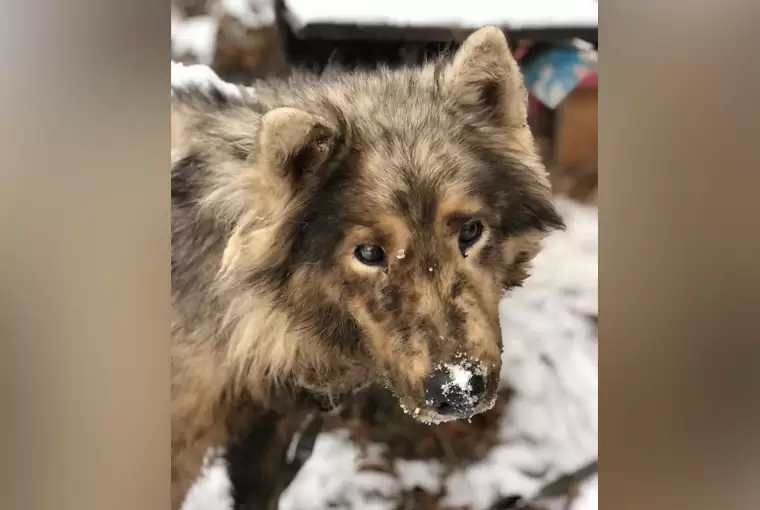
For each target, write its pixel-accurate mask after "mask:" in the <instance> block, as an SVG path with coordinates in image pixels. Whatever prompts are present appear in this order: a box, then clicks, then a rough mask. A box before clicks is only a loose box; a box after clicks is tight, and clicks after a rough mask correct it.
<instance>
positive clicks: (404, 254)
mask: <svg viewBox="0 0 760 510" xmlns="http://www.w3.org/2000/svg"><path fill="white" fill-rule="evenodd" d="M404 257H406V252H404V249H403V248H401V249H400V250H399V251H398V252H396V258H397V259H399V260H401V259H403V258H404Z"/></svg>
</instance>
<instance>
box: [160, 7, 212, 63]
mask: <svg viewBox="0 0 760 510" xmlns="http://www.w3.org/2000/svg"><path fill="white" fill-rule="evenodd" d="M218 28H219V23H218V22H217V20H216V19H214V18H213V17H211V16H193V17H192V18H185V19H183V20H179V21H173V22H172V28H171V40H172V56H173V57H174V58H181V57H183V56H185V55H191V56H193V57H194V58H195V59H197V61H198V63H200V64H205V65H211V63H212V62H213V61H214V52H216V32H217V29H218Z"/></svg>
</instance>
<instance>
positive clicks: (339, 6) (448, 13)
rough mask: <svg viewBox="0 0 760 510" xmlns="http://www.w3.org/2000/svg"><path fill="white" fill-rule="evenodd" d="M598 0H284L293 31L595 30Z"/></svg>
mask: <svg viewBox="0 0 760 510" xmlns="http://www.w3.org/2000/svg"><path fill="white" fill-rule="evenodd" d="M598 5H599V4H598V2H597V0H519V1H511V2H497V1H494V0H468V1H467V2H466V3H464V2H453V1H450V2H441V1H440V0H416V1H414V2H409V1H408V0H362V1H361V2H358V1H356V0H329V1H322V2H315V1H314V0H285V7H286V9H287V12H288V20H289V21H290V23H291V24H292V25H293V28H294V29H296V30H298V29H300V28H302V27H304V26H307V25H316V24H326V25H332V24H356V25H392V26H396V27H458V28H463V29H471V30H474V29H477V28H480V27H482V26H483V25H498V26H502V27H505V28H508V29H509V28H511V29H526V28H551V27H557V28H559V27H570V28H596V27H597V25H598Z"/></svg>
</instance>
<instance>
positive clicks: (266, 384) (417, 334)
mask: <svg viewBox="0 0 760 510" xmlns="http://www.w3.org/2000/svg"><path fill="white" fill-rule="evenodd" d="M239 92H240V93H239V95H236V96H224V95H222V94H213V93H212V94H210V95H209V94H203V93H201V92H200V91H199V90H193V89H190V90H188V91H185V92H182V93H176V94H174V96H173V99H172V161H171V187H172V297H173V325H172V355H171V371H172V390H171V394H172V505H173V508H174V509H177V508H179V506H180V505H181V503H182V500H183V498H184V496H185V493H186V491H187V489H188V488H189V486H190V485H191V484H192V483H193V481H194V480H195V478H196V477H197V475H198V474H199V469H200V466H201V463H202V459H203V455H204V452H205V451H206V450H207V449H208V448H209V447H212V446H218V445H229V444H230V443H234V441H235V440H236V438H239V437H241V436H242V435H244V434H245V433H247V434H248V435H249V436H250V434H251V433H252V432H251V431H255V433H254V435H257V436H258V437H260V438H262V439H261V441H260V443H261V446H260V448H258V449H257V448H254V449H253V450H254V451H249V452H248V455H249V456H251V455H253V456H256V457H257V458H256V461H257V462H258V463H259V464H261V465H262V466H264V467H262V469H270V468H268V467H266V466H270V467H271V466H273V465H276V463H273V462H274V461H272V462H269V461H268V460H267V459H269V460H272V459H275V458H277V459H279V458H282V456H283V454H284V453H283V449H282V448H279V449H275V451H274V453H273V452H272V451H270V450H271V449H269V450H268V449H267V447H268V445H269V444H270V440H269V439H267V438H270V437H274V438H284V437H287V436H288V435H289V434H290V435H292V433H293V432H294V430H295V428H294V427H295V425H292V424H291V423H290V422H291V421H292V420H283V419H280V418H282V417H284V416H289V417H292V416H298V415H299V413H301V412H305V411H307V410H309V409H313V408H314V407H315V406H322V407H323V408H330V407H331V406H332V405H335V404H336V403H337V402H340V400H341V398H342V397H344V396H346V395H348V394H350V393H352V392H354V391H356V390H357V389H358V388H361V387H363V386H366V385H367V384H370V383H377V384H380V385H382V386H384V387H386V388H388V389H389V390H390V391H392V392H393V393H394V395H395V396H396V397H397V399H398V402H399V404H400V405H401V406H402V407H403V408H404V409H405V410H407V411H408V412H409V413H411V414H412V415H413V416H414V417H415V418H417V419H418V420H421V421H424V422H427V423H440V422H443V421H446V420H453V419H460V418H467V417H470V416H472V415H473V414H476V413H480V412H483V411H485V410H487V409H489V408H490V407H491V406H492V405H493V403H494V399H495V398H496V390H497V386H498V383H499V372H500V369H501V347H502V342H501V333H500V328H499V313H498V304H499V301H500V299H501V298H502V296H503V295H504V292H505V291H507V290H509V289H510V288H512V287H515V286H517V285H520V283H521V282H522V281H523V280H524V279H525V278H526V276H527V269H528V264H529V262H530V260H531V259H532V258H533V257H534V256H535V255H536V253H537V252H538V250H539V246H540V240H541V238H542V237H543V236H544V235H545V234H546V233H547V232H549V231H551V230H552V229H556V228H562V220H561V219H560V217H559V215H558V214H557V212H556V211H555V209H554V206H553V204H552V200H551V191H550V187H549V183H548V180H547V176H546V172H545V169H544V167H543V166H542V164H541V162H540V159H539V157H538V154H537V152H536V149H535V147H534V142H533V137H532V135H531V132H530V130H529V128H528V126H527V123H526V92H525V89H524V85H523V81H522V76H521V74H520V71H519V68H518V66H517V63H516V62H515V60H514V58H513V57H512V54H511V52H510V50H509V48H508V46H507V42H506V39H505V37H504V34H503V33H502V32H501V31H500V30H499V29H497V28H492V27H487V28H483V29H480V30H478V31H476V32H474V33H473V34H472V35H470V37H469V38H468V39H467V40H466V41H465V42H464V43H463V44H462V46H461V47H460V48H459V50H458V51H457V52H456V53H455V54H454V55H453V56H449V57H444V58H440V59H438V60H436V61H433V62H429V63H427V64H425V65H424V66H421V67H417V68H403V69H396V70H389V69H380V70H377V71H371V72H350V73H336V74H330V73H327V74H325V75H322V76H320V77H310V76H296V77H293V78H291V79H289V80H288V81H286V82H284V81H277V82H274V81H273V82H262V83H258V84H256V85H255V94H254V93H251V92H250V91H249V90H247V89H242V88H241V89H240V91H239ZM275 443H276V441H272V442H271V444H275ZM272 469H274V468H272ZM265 479H266V477H264V476H263V475H262V480H265ZM260 485H262V487H260V489H261V490H262V491H264V492H266V491H267V490H270V491H271V490H273V489H271V487H269V485H271V484H268V483H265V482H262V483H261V484H260Z"/></svg>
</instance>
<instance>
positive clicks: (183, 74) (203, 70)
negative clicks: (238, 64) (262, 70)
mask: <svg viewBox="0 0 760 510" xmlns="http://www.w3.org/2000/svg"><path fill="white" fill-rule="evenodd" d="M171 64H172V68H171V93H172V95H174V91H175V90H182V89H184V88H187V87H189V86H191V85H192V86H196V87H199V88H200V89H201V90H203V91H205V93H208V92H209V91H210V90H211V89H212V88H216V89H217V90H219V91H220V92H222V93H224V94H227V95H229V96H232V97H240V95H241V94H242V92H243V91H247V92H248V93H254V88H253V87H242V86H238V85H233V84H231V83H227V82H226V81H224V80H222V79H221V78H219V76H218V75H217V74H216V73H215V72H214V71H213V70H212V69H211V68H210V67H209V66H207V65H203V64H192V65H184V64H182V63H180V62H172V63H171Z"/></svg>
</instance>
